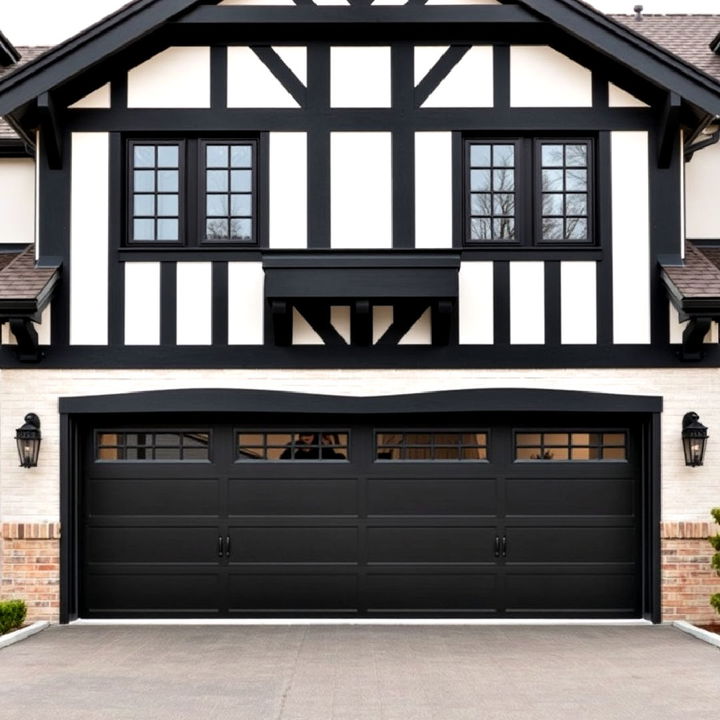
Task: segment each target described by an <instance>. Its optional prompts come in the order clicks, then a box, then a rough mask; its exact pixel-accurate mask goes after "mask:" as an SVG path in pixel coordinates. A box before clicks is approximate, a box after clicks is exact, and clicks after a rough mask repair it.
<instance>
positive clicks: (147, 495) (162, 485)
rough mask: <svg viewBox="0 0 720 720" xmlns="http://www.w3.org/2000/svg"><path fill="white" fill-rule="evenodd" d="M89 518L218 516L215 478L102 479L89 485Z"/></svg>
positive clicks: (216, 482)
mask: <svg viewBox="0 0 720 720" xmlns="http://www.w3.org/2000/svg"><path fill="white" fill-rule="evenodd" d="M87 503H88V506H87V509H88V513H89V514H90V515H96V516H99V515H173V516H178V515H194V516H197V515H210V516H217V514H218V508H219V504H218V479H217V478H182V477H177V476H176V477H172V478H157V477H136V478H104V479H97V480H93V481H91V482H90V483H89V487H88V499H87Z"/></svg>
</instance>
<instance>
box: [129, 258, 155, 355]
mask: <svg viewBox="0 0 720 720" xmlns="http://www.w3.org/2000/svg"><path fill="white" fill-rule="evenodd" d="M125 344H126V345H159V344H160V263H159V262H128V263H125Z"/></svg>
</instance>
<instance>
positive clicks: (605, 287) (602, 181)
mask: <svg viewBox="0 0 720 720" xmlns="http://www.w3.org/2000/svg"><path fill="white" fill-rule="evenodd" d="M611 153H612V149H611V139H610V133H609V132H601V133H598V138H597V175H596V178H597V189H598V192H597V205H596V218H597V224H596V228H597V233H598V238H599V239H600V242H601V243H602V247H603V252H602V256H601V257H599V258H598V259H597V260H598V262H597V266H596V268H597V276H596V312H595V317H596V321H597V342H598V344H600V345H610V344H611V343H612V341H613V334H614V322H613V264H612V254H613V250H612V248H613V238H612V169H611V162H612V158H611Z"/></svg>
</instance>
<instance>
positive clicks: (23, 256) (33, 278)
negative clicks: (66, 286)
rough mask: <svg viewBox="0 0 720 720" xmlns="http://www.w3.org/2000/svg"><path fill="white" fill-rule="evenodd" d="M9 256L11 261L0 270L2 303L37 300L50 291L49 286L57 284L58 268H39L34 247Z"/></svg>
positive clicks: (29, 246)
mask: <svg viewBox="0 0 720 720" xmlns="http://www.w3.org/2000/svg"><path fill="white" fill-rule="evenodd" d="M7 254H8V255H10V256H11V259H10V261H9V262H7V264H6V265H4V267H2V269H0V302H1V301H15V300H19V301H22V300H37V299H38V298H40V296H42V295H44V294H45V293H46V292H47V291H48V285H51V284H52V285H54V284H55V281H56V280H57V276H58V268H57V267H37V266H36V265H35V246H34V245H28V246H27V247H26V248H25V249H24V250H21V251H20V252H18V253H7Z"/></svg>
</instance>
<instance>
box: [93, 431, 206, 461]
mask: <svg viewBox="0 0 720 720" xmlns="http://www.w3.org/2000/svg"><path fill="white" fill-rule="evenodd" d="M95 448H96V451H95V459H96V460H99V461H103V462H127V461H141V462H148V461H155V462H192V461H205V462H207V461H208V460H209V459H210V433H209V432H207V431H204V430H183V431H177V430H145V431H143V430H133V431H132V432H129V431H127V432H126V431H121V430H98V431H97V432H96V433H95Z"/></svg>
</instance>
